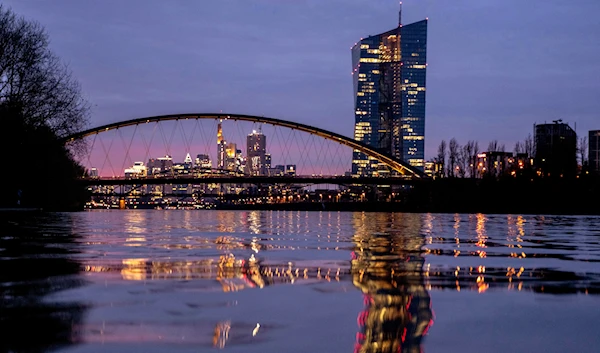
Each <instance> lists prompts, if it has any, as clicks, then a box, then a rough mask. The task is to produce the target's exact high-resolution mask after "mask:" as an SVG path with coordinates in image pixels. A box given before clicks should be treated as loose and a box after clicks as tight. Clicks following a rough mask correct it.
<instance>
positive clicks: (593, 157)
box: [588, 130, 600, 174]
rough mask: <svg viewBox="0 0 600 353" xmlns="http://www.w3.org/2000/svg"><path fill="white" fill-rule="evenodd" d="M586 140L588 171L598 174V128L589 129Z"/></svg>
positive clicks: (599, 138)
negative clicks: (587, 145)
mask: <svg viewBox="0 0 600 353" xmlns="http://www.w3.org/2000/svg"><path fill="white" fill-rule="evenodd" d="M588 141H589V148H588V163H589V166H590V172H593V173H596V174H600V130H592V131H590V133H589V136H588Z"/></svg>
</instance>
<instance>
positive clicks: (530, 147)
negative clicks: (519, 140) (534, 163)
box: [524, 134, 535, 158]
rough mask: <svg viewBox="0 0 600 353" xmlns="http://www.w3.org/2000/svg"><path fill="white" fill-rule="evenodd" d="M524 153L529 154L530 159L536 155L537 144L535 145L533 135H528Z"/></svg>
mask: <svg viewBox="0 0 600 353" xmlns="http://www.w3.org/2000/svg"><path fill="white" fill-rule="evenodd" d="M524 152H525V153H527V156H528V157H530V158H531V157H533V156H534V155H535V144H534V143H533V138H532V137H531V134H529V135H527V138H526V139H525V143H524Z"/></svg>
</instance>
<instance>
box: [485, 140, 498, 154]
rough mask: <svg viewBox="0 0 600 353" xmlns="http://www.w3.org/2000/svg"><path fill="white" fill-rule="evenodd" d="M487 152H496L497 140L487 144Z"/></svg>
mask: <svg viewBox="0 0 600 353" xmlns="http://www.w3.org/2000/svg"><path fill="white" fill-rule="evenodd" d="M487 152H498V140H492V141H490V143H489V144H488V148H487Z"/></svg>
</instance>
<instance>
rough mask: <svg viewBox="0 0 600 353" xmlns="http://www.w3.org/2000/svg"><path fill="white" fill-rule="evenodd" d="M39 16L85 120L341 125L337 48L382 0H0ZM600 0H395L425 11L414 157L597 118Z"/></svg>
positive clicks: (375, 21) (344, 122)
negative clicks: (424, 63)
mask: <svg viewBox="0 0 600 353" xmlns="http://www.w3.org/2000/svg"><path fill="white" fill-rule="evenodd" d="M3 4H5V5H8V6H9V7H11V8H12V9H13V10H14V11H16V12H17V13H19V14H21V15H24V16H25V17H27V18H29V19H34V20H37V21H39V22H40V23H41V24H42V25H44V26H45V27H46V28H47V30H48V32H49V33H50V36H51V40H52V43H51V45H52V49H53V50H54V51H55V52H56V53H57V54H58V55H59V56H60V57H61V58H62V59H63V60H64V61H66V62H67V63H68V64H69V65H70V67H71V68H72V70H73V71H74V74H75V75H76V77H77V78H78V79H79V80H80V82H81V83H82V86H83V90H84V93H85V95H86V96H87V97H88V99H89V100H90V101H91V103H92V104H93V111H92V122H91V124H92V125H93V126H96V125H101V124H105V123H109V122H114V121H119V120H125V119H131V118H137V117H143V116H149V115H159V114H168V113H178V112H219V111H221V110H222V111H223V112H231V113H245V114H255V115H264V116H269V117H275V118H281V119H288V120H294V121H299V122H302V123H306V124H311V125H315V126H318V127H321V128H325V129H329V130H332V131H335V132H338V133H342V134H344V135H347V136H352V131H353V124H354V115H353V90H352V76H351V74H350V70H351V58H350V47H351V46H352V45H353V44H354V43H355V42H356V41H357V40H359V39H360V38H361V37H366V36H368V35H369V34H376V33H380V32H383V31H385V30H388V29H391V28H393V27H394V26H395V25H396V23H397V13H396V12H397V9H398V1H396V0H252V1H248V0H201V1H200V0H197V1H187V0H169V1H163V0H127V1H123V0H102V1H100V0H97V1H81V0H53V1H45V0H4V1H3ZM599 13H600V1H598V0H576V1H566V0H543V1H542V0H528V1H523V0H502V1H495V0H485V1H482V0H452V1H450V0H405V1H404V12H403V15H404V21H403V22H405V23H409V22H414V21H417V20H420V19H423V18H425V17H429V20H430V21H429V42H428V57H429V66H428V72H427V91H428V93H427V117H426V157H427V158H429V157H432V156H433V155H434V154H435V153H436V149H437V145H438V144H439V141H440V140H441V139H450V138H452V137H456V138H457V139H458V140H459V142H461V143H464V142H466V141H467V140H469V139H476V140H479V142H480V145H481V147H482V148H485V147H486V146H487V142H488V141H489V140H491V139H498V140H500V141H501V142H502V143H506V145H507V149H509V150H512V147H513V146H514V142H515V141H516V140H521V139H524V138H525V137H526V136H527V134H528V133H530V132H532V125H533V124H534V123H535V122H537V123H540V122H544V121H548V122H549V121H551V120H553V119H558V118H562V119H563V120H565V121H566V122H569V123H571V125H573V124H574V123H576V124H577V131H578V132H579V133H580V134H582V133H586V134H587V130H591V129H600V99H599V98H600V97H599V96H600V95H599V93H600V41H599V34H600V21H598V14H599Z"/></svg>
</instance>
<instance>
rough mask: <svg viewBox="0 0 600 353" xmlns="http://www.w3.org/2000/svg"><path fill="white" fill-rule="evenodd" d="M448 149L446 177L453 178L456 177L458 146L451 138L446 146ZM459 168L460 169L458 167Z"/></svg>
mask: <svg viewBox="0 0 600 353" xmlns="http://www.w3.org/2000/svg"><path fill="white" fill-rule="evenodd" d="M448 149H449V150H450V152H449V154H448V176H449V177H454V176H456V174H457V173H456V170H455V169H456V167H459V166H458V162H459V158H460V156H459V149H460V145H459V143H458V141H456V139H455V138H452V139H451V140H450V143H449V144H448ZM459 168H460V167H459Z"/></svg>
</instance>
